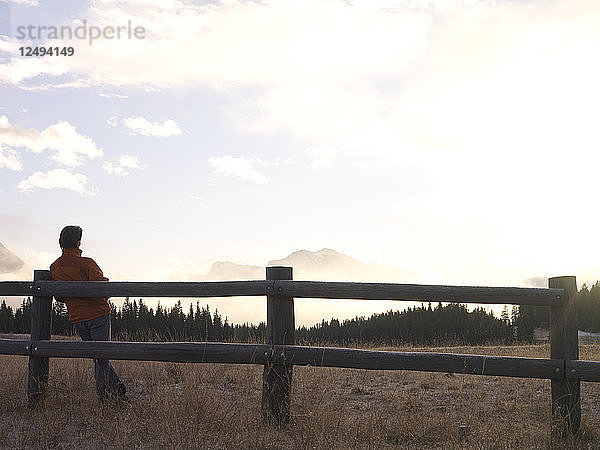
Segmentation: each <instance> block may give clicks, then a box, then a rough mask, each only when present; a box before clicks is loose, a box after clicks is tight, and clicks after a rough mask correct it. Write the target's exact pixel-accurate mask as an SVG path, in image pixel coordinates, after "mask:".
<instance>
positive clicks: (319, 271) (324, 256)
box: [202, 248, 418, 283]
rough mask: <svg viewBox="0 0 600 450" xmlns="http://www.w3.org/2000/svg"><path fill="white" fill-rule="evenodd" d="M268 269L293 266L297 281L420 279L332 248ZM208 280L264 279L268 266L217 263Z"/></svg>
mask: <svg viewBox="0 0 600 450" xmlns="http://www.w3.org/2000/svg"><path fill="white" fill-rule="evenodd" d="M267 266H290V267H293V268H294V279H296V280H315V281H318V280H322V281H325V280H329V281H390V282H397V283H410V282H416V281H417V280H418V277H417V276H416V275H415V274H413V273H410V272H407V271H404V270H402V269H397V268H395V267H390V266H385V265H383V264H376V263H369V264H365V263H363V262H361V261H359V260H358V259H355V258H352V257H351V256H348V255H345V254H343V253H340V252H338V251H335V250H333V249H330V248H322V249H321V250H318V251H314V252H312V251H310V250H296V251H294V252H292V253H291V254H289V255H288V256H286V257H285V258H283V259H274V260H272V261H269V262H268V263H267ZM202 279H204V280H264V279H265V267H264V266H250V265H242V264H236V263H234V262H231V261H217V262H215V263H214V264H213V265H212V266H211V268H210V270H209V271H208V272H207V273H206V274H205V275H203V276H202Z"/></svg>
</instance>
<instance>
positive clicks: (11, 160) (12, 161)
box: [0, 144, 23, 171]
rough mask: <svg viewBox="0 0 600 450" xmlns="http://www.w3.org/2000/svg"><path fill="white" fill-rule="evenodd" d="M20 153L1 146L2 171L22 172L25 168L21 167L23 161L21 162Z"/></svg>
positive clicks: (0, 166)
mask: <svg viewBox="0 0 600 450" xmlns="http://www.w3.org/2000/svg"><path fill="white" fill-rule="evenodd" d="M18 156H19V155H18V153H17V152H16V151H15V150H13V149H11V148H5V147H3V146H2V144H0V169H2V168H4V169H9V170H15V171H20V170H23V166H22V165H21V161H19V158H18Z"/></svg>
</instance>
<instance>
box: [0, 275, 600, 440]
mask: <svg viewBox="0 0 600 450" xmlns="http://www.w3.org/2000/svg"><path fill="white" fill-rule="evenodd" d="M49 278H50V277H49V272H48V271H45V270H36V271H35V273H34V280H33V282H27V281H9V282H0V296H33V306H32V318H31V321H32V324H31V339H30V340H9V339H0V354H6V355H23V356H28V357H29V375H28V387H27V392H28V400H29V405H30V407H38V406H40V405H42V404H43V400H44V393H45V390H46V386H47V382H48V361H49V358H57V357H58V358H101V359H122V360H140V361H173V362H192V363H227V364H259V365H263V366H264V373H263V396H262V413H263V417H264V419H265V420H268V421H275V422H287V421H289V417H290V392H291V386H292V374H293V366H316V367H347V368H356V369H371V370H415V371H427V372H451V373H463V374H471V375H493V376H508V377H526V378H542V379H550V380H551V383H552V413H553V415H552V417H553V421H554V422H555V424H554V425H555V426H553V427H552V429H553V430H555V431H557V432H559V433H571V434H577V433H578V432H579V429H580V424H581V406H580V390H579V387H580V382H581V381H591V382H599V381H600V362H596V361H580V360H579V344H578V338H577V322H576V317H575V308H574V300H575V295H576V293H577V287H576V280H575V277H572V276H568V277H556V278H550V279H549V288H547V289H541V288H515V287H481V286H430V285H417V284H395V283H355V282H316V281H292V268H291V267H268V268H267V276H266V280H253V281H219V282H89V281H86V282H60V281H51V280H50V279H49ZM53 296H55V297H65V296H77V297H98V296H100V297H103V296H106V297H124V296H150V297H234V296H266V297H267V343H266V344H229V343H210V342H172V343H171V342H169V343H166V342H152V343H147V342H78V341H51V340H50V330H51V323H50V321H51V307H52V297H53ZM295 297H297V298H346V299H362V300H375V299H377V300H411V301H423V302H427V301H435V302H437V301H441V302H461V303H486V304H494V303H508V304H516V305H548V306H549V307H550V312H551V331H550V348H551V350H550V353H551V354H550V359H540V358H517V357H506V356H484V355H461V354H448V353H409V352H391V351H389V352H388V351H370V350H358V349H349V348H330V347H305V346H296V345H294V343H295V340H294V331H295V319H294V298H295Z"/></svg>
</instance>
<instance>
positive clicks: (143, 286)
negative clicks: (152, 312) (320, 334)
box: [0, 280, 564, 306]
mask: <svg viewBox="0 0 600 450" xmlns="http://www.w3.org/2000/svg"><path fill="white" fill-rule="evenodd" d="M271 294H275V295H283V296H287V297H297V298H332V299H333V298H336V299H356V300H405V301H420V302H461V303H484V304H498V303H506V304H514V305H549V306H560V305H562V304H563V302H564V291H563V289H549V288H518V287H487V286H443V285H440V286H435V285H431V286H430V285H422V284H399V283H355V282H327V281H291V280H290V281H287V280H254V281H206V282H146V281H110V282H105V281H36V282H34V283H32V282H22V281H17V282H14V281H2V282H0V295H6V296H19V295H52V296H54V297H68V296H76V297H134V296H147V297H243V296H264V295H271Z"/></svg>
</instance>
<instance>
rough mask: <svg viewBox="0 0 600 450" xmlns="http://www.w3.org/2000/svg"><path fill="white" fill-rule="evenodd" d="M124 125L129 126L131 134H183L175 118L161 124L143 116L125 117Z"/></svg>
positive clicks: (167, 135) (156, 135)
mask: <svg viewBox="0 0 600 450" xmlns="http://www.w3.org/2000/svg"><path fill="white" fill-rule="evenodd" d="M123 125H125V127H127V128H129V130H130V131H131V134H141V135H142V136H154V137H170V136H177V135H179V134H181V128H179V125H177V123H176V122H175V121H174V120H165V121H164V122H163V123H162V124H161V123H158V122H150V121H149V120H147V119H145V118H143V117H128V118H125V119H123Z"/></svg>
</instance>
